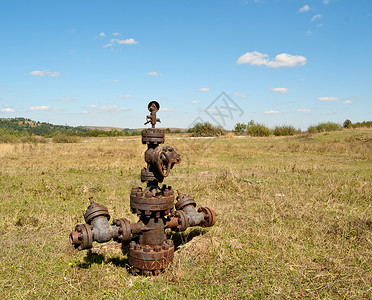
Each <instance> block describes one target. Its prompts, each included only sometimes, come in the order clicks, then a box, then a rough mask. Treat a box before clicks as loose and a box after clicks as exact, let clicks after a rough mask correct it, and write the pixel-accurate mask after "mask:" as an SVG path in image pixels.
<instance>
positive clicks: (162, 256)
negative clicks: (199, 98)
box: [70, 101, 216, 275]
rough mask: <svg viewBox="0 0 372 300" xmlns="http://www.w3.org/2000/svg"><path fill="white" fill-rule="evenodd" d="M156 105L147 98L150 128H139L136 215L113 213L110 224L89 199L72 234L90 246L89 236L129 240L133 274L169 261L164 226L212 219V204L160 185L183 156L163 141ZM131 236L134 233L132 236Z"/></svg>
mask: <svg viewBox="0 0 372 300" xmlns="http://www.w3.org/2000/svg"><path fill="white" fill-rule="evenodd" d="M159 108H160V105H159V103H158V102H156V101H151V102H150V103H149V105H148V109H149V111H150V115H149V116H147V117H146V120H147V122H146V123H145V125H146V124H147V123H151V127H152V128H149V129H144V130H143V131H142V143H143V144H146V145H147V150H146V152H145V161H146V163H147V167H145V168H143V169H142V170H141V181H142V182H146V188H144V189H143V188H142V187H135V188H132V190H131V193H130V207H131V211H132V213H135V214H137V216H138V217H139V221H138V222H137V223H133V224H130V222H129V221H128V220H127V219H125V218H121V219H115V220H114V221H113V223H112V224H111V225H110V224H109V220H110V214H109V212H108V210H107V208H106V207H105V206H103V205H100V204H98V203H95V202H94V201H93V199H92V198H90V201H91V204H90V205H89V206H88V209H87V211H86V212H85V214H84V219H85V222H86V224H79V225H77V226H76V227H75V231H73V232H71V234H70V241H71V243H72V244H73V245H74V246H75V248H77V249H78V250H83V249H89V248H91V247H92V245H93V241H96V242H98V243H103V242H108V241H109V240H111V239H114V240H115V241H117V242H119V243H129V252H128V263H129V265H130V266H131V267H132V270H133V272H134V273H136V274H143V275H151V274H159V273H160V272H161V271H162V270H164V269H165V268H166V267H167V266H168V265H169V264H170V263H171V262H172V261H173V254H174V244H173V241H172V240H171V239H167V238H166V236H165V234H164V230H165V229H166V228H170V229H171V230H173V231H184V230H186V229H187V228H188V227H191V226H202V227H210V226H213V225H214V223H215V222H216V214H215V212H214V211H213V210H212V209H211V208H210V207H201V208H199V209H196V202H195V200H194V199H193V198H192V197H191V196H189V195H186V194H182V193H181V192H180V191H177V193H178V196H177V198H176V200H177V202H176V203H175V202H174V201H175V195H174V191H173V189H172V187H170V186H166V185H165V184H164V185H162V187H159V183H160V182H163V180H164V178H165V177H167V176H168V175H169V172H170V170H171V169H172V168H173V166H174V165H176V164H179V163H180V162H181V156H180V155H179V154H178V153H177V152H176V151H175V150H174V149H173V148H172V147H170V146H165V145H161V144H163V143H164V131H163V130H160V129H157V128H155V125H156V123H157V122H160V119H158V118H157V117H156V112H157V111H158V110H159ZM134 236H136V237H135V238H134Z"/></svg>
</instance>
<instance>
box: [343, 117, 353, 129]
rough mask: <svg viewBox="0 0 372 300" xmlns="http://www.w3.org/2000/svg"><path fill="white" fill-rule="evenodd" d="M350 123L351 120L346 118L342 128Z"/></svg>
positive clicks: (347, 126)
mask: <svg viewBox="0 0 372 300" xmlns="http://www.w3.org/2000/svg"><path fill="white" fill-rule="evenodd" d="M350 125H351V121H350V120H349V119H346V120H345V122H344V124H343V126H344V128H349V127H350Z"/></svg>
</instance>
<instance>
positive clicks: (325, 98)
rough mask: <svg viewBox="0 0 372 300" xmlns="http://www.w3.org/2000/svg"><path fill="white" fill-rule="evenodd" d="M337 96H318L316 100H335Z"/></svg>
mask: <svg viewBox="0 0 372 300" xmlns="http://www.w3.org/2000/svg"><path fill="white" fill-rule="evenodd" d="M337 100H338V97H319V98H318V101H337Z"/></svg>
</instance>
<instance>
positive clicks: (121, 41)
mask: <svg viewBox="0 0 372 300" xmlns="http://www.w3.org/2000/svg"><path fill="white" fill-rule="evenodd" d="M110 42H111V43H118V44H120V45H123V44H124V45H136V44H138V42H137V41H136V40H135V39H132V38H129V39H125V40H119V39H112V40H111V41H110Z"/></svg>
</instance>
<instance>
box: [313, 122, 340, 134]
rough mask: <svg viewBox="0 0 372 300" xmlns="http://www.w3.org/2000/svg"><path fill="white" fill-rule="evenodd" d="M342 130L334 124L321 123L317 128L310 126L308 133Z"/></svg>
mask: <svg viewBox="0 0 372 300" xmlns="http://www.w3.org/2000/svg"><path fill="white" fill-rule="evenodd" d="M339 129H340V125H339V124H337V123H333V122H325V123H319V124H318V125H316V126H310V127H309V128H308V129H307V131H308V132H309V133H317V132H326V131H336V130H339Z"/></svg>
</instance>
